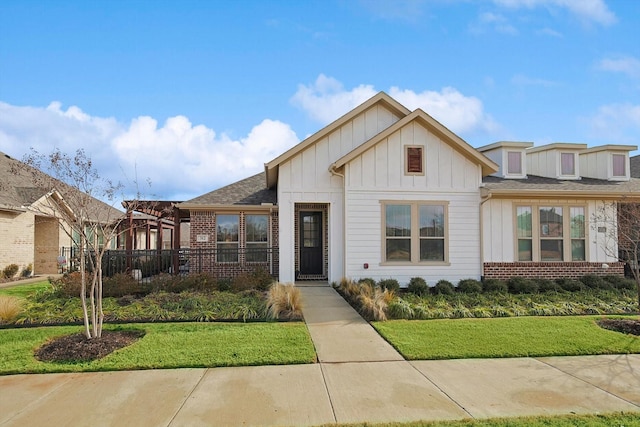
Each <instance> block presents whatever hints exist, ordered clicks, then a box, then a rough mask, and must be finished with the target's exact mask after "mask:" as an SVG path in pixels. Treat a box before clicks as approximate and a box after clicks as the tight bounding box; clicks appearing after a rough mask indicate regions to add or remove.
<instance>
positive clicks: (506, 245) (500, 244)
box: [482, 199, 617, 263]
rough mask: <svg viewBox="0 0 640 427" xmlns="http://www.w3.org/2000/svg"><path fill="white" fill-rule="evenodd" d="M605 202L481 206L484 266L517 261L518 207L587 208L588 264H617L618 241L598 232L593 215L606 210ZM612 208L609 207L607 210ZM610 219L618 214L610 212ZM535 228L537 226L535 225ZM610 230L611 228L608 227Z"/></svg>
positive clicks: (503, 201) (488, 203)
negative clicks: (491, 263)
mask: <svg viewBox="0 0 640 427" xmlns="http://www.w3.org/2000/svg"><path fill="white" fill-rule="evenodd" d="M604 203H605V202H603V201H596V200H587V201H584V200H528V199H520V200H506V199H490V200H488V201H486V202H485V203H483V205H482V218H483V221H482V256H483V258H484V261H485V262H515V261H518V255H517V248H516V224H515V217H516V207H517V206H533V207H534V209H535V207H536V206H584V207H585V208H586V211H585V217H586V224H585V233H586V237H585V239H586V243H587V251H586V252H587V253H586V257H587V259H586V260H587V261H588V262H602V263H607V262H614V261H616V260H617V258H616V257H615V256H614V254H616V253H617V249H616V246H615V241H613V240H612V239H610V238H607V236H606V234H605V233H603V232H601V231H600V232H599V231H598V225H600V226H601V227H602V226H606V224H597V223H594V215H597V213H598V212H600V211H601V209H603V208H605V205H604ZM608 206H609V204H607V205H606V207H608ZM608 216H610V217H615V213H613V212H610V213H609V214H608ZM533 226H534V227H535V226H536V224H533ZM609 226H610V225H609Z"/></svg>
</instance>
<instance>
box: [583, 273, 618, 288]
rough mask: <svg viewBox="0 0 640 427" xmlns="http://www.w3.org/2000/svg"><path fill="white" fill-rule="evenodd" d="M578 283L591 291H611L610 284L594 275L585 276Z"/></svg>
mask: <svg viewBox="0 0 640 427" xmlns="http://www.w3.org/2000/svg"><path fill="white" fill-rule="evenodd" d="M580 281H581V282H582V283H583V284H584V285H585V286H586V287H587V288H591V289H613V286H612V285H611V283H609V282H607V281H606V280H604V279H603V278H602V277H600V276H596V275H594V274H587V275H585V276H582V277H581V278H580Z"/></svg>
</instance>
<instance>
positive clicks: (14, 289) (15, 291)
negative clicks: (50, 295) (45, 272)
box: [0, 280, 51, 298]
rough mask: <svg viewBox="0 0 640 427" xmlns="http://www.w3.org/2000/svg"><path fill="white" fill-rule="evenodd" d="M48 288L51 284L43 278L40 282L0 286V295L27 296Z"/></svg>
mask: <svg viewBox="0 0 640 427" xmlns="http://www.w3.org/2000/svg"><path fill="white" fill-rule="evenodd" d="M49 289H51V284H50V283H49V281H48V280H43V281H42V282H36V283H29V284H26V285H11V286H7V287H6V288H0V295H7V296H11V297H20V298H27V297H28V296H30V295H33V294H35V293H36V292H39V291H45V290H49Z"/></svg>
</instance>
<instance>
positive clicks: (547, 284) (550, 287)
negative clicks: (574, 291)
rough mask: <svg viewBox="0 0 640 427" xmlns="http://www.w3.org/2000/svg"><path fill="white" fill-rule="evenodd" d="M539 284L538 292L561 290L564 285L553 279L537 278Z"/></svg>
mask: <svg viewBox="0 0 640 427" xmlns="http://www.w3.org/2000/svg"><path fill="white" fill-rule="evenodd" d="M535 282H536V283H537V284H538V292H560V291H562V287H560V285H558V284H557V283H556V282H554V281H553V280H551V279H535Z"/></svg>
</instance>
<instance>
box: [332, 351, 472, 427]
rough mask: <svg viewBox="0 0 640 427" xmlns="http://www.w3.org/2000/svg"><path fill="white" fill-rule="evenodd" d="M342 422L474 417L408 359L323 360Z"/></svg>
mask: <svg viewBox="0 0 640 427" xmlns="http://www.w3.org/2000/svg"><path fill="white" fill-rule="evenodd" d="M322 370H323V372H324V375H325V379H326V382H327V388H328V390H329V395H330V396H331V402H332V403H333V407H334V411H335V414H336V420H337V422H339V423H362V422H372V423H375V422H390V421H397V422H401V421H417V420H452V419H461V418H470V417H469V414H467V413H466V412H465V411H464V410H463V409H462V408H460V407H459V406H458V405H456V404H455V403H454V402H452V401H451V400H450V399H449V398H447V396H445V394H444V393H442V392H441V391H440V390H438V388H437V387H435V386H434V385H433V384H432V383H431V382H429V381H428V380H426V379H425V378H424V377H423V376H422V375H420V373H419V372H417V371H416V370H415V369H414V368H413V367H412V366H411V365H410V364H409V363H408V362H374V363H339V364H323V365H322Z"/></svg>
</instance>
